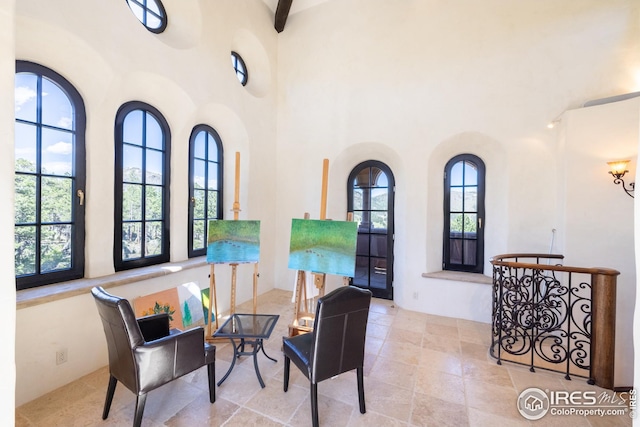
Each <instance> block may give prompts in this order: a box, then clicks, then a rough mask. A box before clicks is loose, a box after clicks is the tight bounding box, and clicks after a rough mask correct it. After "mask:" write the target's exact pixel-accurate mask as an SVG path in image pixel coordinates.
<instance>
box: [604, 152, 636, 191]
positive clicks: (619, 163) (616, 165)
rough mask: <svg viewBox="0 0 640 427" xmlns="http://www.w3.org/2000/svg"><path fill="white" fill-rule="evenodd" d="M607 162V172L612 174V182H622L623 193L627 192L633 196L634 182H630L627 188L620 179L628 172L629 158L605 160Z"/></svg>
mask: <svg viewBox="0 0 640 427" xmlns="http://www.w3.org/2000/svg"><path fill="white" fill-rule="evenodd" d="M607 164H608V165H609V167H610V168H611V170H610V171H609V173H610V174H611V175H613V183H614V184H622V189H623V190H624V191H625V193H627V194H628V195H629V196H631V197H634V196H633V193H634V192H635V187H636V183H635V182H630V183H629V188H627V186H626V185H625V183H624V180H623V179H622V178H623V177H624V174H626V173H627V172H629V171H628V170H627V165H628V164H629V160H616V161H615V162H607Z"/></svg>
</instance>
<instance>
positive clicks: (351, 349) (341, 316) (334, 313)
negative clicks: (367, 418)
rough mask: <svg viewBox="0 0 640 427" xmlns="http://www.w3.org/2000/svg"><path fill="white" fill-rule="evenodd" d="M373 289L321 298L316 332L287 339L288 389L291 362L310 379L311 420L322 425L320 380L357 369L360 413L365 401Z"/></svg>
mask: <svg viewBox="0 0 640 427" xmlns="http://www.w3.org/2000/svg"><path fill="white" fill-rule="evenodd" d="M370 304H371V291H369V290H366V289H360V288H356V287H354V286H342V287H339V288H338V289H336V290H334V291H332V292H330V293H328V294H327V295H325V296H323V297H321V298H319V299H318V306H317V308H316V316H315V320H314V324H313V331H312V332H308V333H306V334H302V335H296V336H294V337H291V338H284V340H283V345H282V348H283V352H284V391H285V392H286V391H287V389H288V388H289V369H290V366H291V361H293V363H294V364H295V365H296V366H297V367H298V368H299V369H300V370H301V371H302V372H303V373H304V375H305V376H306V377H307V378H308V379H309V388H310V392H311V421H312V423H313V426H314V427H318V383H319V382H320V381H324V380H326V379H329V378H331V377H333V376H336V375H338V374H341V373H343V372H347V371H351V370H353V369H355V370H356V376H357V381H358V400H359V403H360V413H362V414H364V413H365V412H366V408H365V403H364V369H363V368H364V344H365V335H366V330H367V320H368V317H369V306H370Z"/></svg>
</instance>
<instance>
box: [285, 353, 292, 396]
mask: <svg viewBox="0 0 640 427" xmlns="http://www.w3.org/2000/svg"><path fill="white" fill-rule="evenodd" d="M290 367H291V359H289V358H288V357H287V356H285V357H284V391H285V392H286V391H287V390H289V368H290Z"/></svg>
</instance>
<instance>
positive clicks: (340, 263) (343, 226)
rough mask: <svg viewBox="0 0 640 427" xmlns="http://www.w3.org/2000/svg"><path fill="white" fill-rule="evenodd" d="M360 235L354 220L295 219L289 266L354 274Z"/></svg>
mask: <svg viewBox="0 0 640 427" xmlns="http://www.w3.org/2000/svg"><path fill="white" fill-rule="evenodd" d="M357 238H358V224H357V223H355V222H353V221H325V220H310V219H293V220H292V221H291V241H290V245H289V268H291V269H294V270H303V271H312V272H314V273H325V274H335V275H338V276H347V277H353V275H354V273H355V265H356V262H355V260H356V240H357Z"/></svg>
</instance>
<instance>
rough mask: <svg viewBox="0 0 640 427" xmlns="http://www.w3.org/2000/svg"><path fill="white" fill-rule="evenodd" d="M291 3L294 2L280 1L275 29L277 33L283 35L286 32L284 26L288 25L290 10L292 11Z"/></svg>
mask: <svg viewBox="0 0 640 427" xmlns="http://www.w3.org/2000/svg"><path fill="white" fill-rule="evenodd" d="M291 3H293V0H278V7H276V19H275V24H274V27H275V29H276V31H277V32H279V33H281V32H282V30H284V24H286V23H287V17H288V16H289V9H291Z"/></svg>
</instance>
